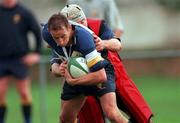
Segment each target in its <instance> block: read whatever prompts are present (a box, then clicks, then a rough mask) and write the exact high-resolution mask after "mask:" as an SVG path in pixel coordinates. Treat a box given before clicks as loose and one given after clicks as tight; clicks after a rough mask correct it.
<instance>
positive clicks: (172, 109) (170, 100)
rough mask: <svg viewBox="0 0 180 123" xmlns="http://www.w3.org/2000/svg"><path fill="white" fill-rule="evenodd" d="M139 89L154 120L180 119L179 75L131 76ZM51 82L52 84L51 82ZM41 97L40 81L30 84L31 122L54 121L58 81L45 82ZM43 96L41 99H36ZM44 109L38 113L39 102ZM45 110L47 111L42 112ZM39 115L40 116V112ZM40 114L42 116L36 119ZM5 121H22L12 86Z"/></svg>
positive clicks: (174, 122)
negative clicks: (151, 111)
mask: <svg viewBox="0 0 180 123" xmlns="http://www.w3.org/2000/svg"><path fill="white" fill-rule="evenodd" d="M133 80H134V81H135V83H136V85H137V86H138V88H139V90H140V91H141V92H142V94H143V96H144V97H145V99H146V101H147V102H148V103H149V105H150V107H151V108H152V110H153V112H154V115H155V117H154V118H153V120H154V123H179V122H180V117H179V114H180V106H179V104H180V78H177V79H175V78H171V77H165V76H141V77H135V76H134V77H133ZM52 83H53V84H52ZM46 88H47V90H46V91H45V92H44V97H42V96H40V93H41V88H40V84H39V83H36V84H33V85H32V94H33V109H34V110H33V123H41V122H40V121H43V120H47V122H46V123H57V122H58V117H59V110H60V84H59V83H58V82H56V83H55V82H51V83H48V85H47V87H46ZM42 98H44V99H45V100H44V102H43V101H40V99H42ZM43 103H45V104H46V108H45V109H44V110H43V113H42V112H41V111H42V110H41V107H42V104H43ZM46 111H47V113H46ZM40 114H41V115H40ZM41 116H43V117H42V118H40V117H41ZM6 123H23V121H22V115H21V112H20V104H19V97H18V95H17V93H16V90H15V88H14V86H11V87H10V88H9V92H8V116H7V122H6Z"/></svg>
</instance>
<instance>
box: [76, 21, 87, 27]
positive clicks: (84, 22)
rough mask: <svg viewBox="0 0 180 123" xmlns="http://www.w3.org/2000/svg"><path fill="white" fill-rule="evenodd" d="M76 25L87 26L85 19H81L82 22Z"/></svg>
mask: <svg viewBox="0 0 180 123" xmlns="http://www.w3.org/2000/svg"><path fill="white" fill-rule="evenodd" d="M77 23H79V24H82V25H84V26H86V27H87V26H88V24H87V19H82V20H80V21H78V22H77Z"/></svg>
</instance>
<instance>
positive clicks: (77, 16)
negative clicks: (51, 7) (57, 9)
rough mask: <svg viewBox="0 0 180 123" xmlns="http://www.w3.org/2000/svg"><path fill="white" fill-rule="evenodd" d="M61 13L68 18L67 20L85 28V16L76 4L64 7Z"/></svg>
mask: <svg viewBox="0 0 180 123" xmlns="http://www.w3.org/2000/svg"><path fill="white" fill-rule="evenodd" d="M61 13H62V14H63V15H64V16H66V17H67V18H68V20H71V21H74V22H76V23H80V24H82V25H84V26H87V20H86V16H85V14H84V12H83V10H82V8H81V7H80V6H78V5H77V4H70V5H66V6H65V7H64V8H63V9H62V10H61Z"/></svg>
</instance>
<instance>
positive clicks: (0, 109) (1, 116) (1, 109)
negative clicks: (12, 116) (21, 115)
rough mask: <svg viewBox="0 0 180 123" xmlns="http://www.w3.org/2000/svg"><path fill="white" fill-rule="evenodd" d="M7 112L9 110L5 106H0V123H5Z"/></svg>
mask: <svg viewBox="0 0 180 123" xmlns="http://www.w3.org/2000/svg"><path fill="white" fill-rule="evenodd" d="M6 111H7V108H6V106H5V105H3V106H0V123H4V122H5V121H4V120H5V117H6Z"/></svg>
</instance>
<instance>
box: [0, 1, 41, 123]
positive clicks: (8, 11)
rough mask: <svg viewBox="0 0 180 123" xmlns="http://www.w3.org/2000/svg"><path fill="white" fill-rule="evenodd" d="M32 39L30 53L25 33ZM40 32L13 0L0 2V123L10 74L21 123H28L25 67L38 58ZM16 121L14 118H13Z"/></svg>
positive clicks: (25, 11)
mask: <svg viewBox="0 0 180 123" xmlns="http://www.w3.org/2000/svg"><path fill="white" fill-rule="evenodd" d="M29 31H31V32H33V34H34V36H35V38H36V48H35V51H34V52H32V53H30V47H29V43H28V37H27V34H28V32H29ZM40 49H41V33H40V28H39V24H38V22H37V20H36V19H35V17H34V16H33V15H32V13H31V12H30V11H29V10H28V9H26V8H25V7H24V6H23V5H21V4H20V3H19V2H18V1H17V0H1V3H0V123H4V122H5V116H6V111H7V106H6V94H7V90H8V82H9V80H10V78H11V77H13V78H15V79H16V88H17V91H18V93H19V95H20V99H21V106H22V113H23V117H24V123H31V108H32V97H31V92H30V81H31V80H30V77H29V74H28V69H29V67H30V66H31V65H33V64H35V63H37V62H38V61H39V60H40V55H39V53H40ZM14 122H16V121H14Z"/></svg>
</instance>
